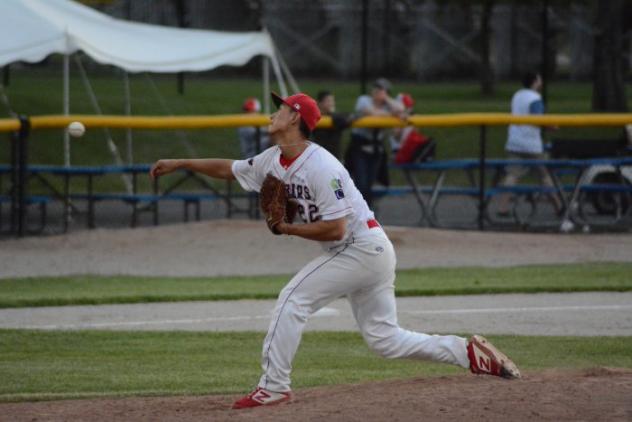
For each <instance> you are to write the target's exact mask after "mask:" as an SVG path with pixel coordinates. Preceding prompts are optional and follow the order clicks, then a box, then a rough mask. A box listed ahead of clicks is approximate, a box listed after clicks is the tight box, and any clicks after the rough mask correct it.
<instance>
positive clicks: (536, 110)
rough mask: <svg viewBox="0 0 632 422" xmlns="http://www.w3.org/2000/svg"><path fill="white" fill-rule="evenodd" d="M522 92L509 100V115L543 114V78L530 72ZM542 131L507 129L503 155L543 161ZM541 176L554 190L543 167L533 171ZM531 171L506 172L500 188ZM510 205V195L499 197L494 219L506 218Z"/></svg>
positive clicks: (518, 168)
mask: <svg viewBox="0 0 632 422" xmlns="http://www.w3.org/2000/svg"><path fill="white" fill-rule="evenodd" d="M522 86H523V87H522V88H521V89H519V90H518V91H517V92H516V93H515V94H514V95H513V97H512V99H511V114H513V115H518V116H520V115H529V114H544V112H545V109H544V102H543V101H542V95H541V94H540V91H541V90H542V77H541V76H540V74H539V73H536V72H529V73H527V74H525V75H524V77H523V78H522ZM541 132H542V130H541V128H540V127H539V126H533V125H509V133H508V137H507V144H506V145H505V151H506V152H507V158H508V159H513V160H542V159H546V154H545V153H544V147H543V144H542V133H541ZM535 168H536V169H537V171H538V173H539V175H540V179H541V181H542V184H543V185H544V186H553V181H552V179H551V176H550V174H549V173H548V171H547V169H546V168H545V167H544V166H538V167H535ZM531 169H534V167H529V166H521V165H512V166H507V168H506V169H505V171H506V175H505V178H504V179H503V181H502V183H501V185H502V186H515V185H516V184H517V183H518V181H519V180H520V179H521V178H522V177H523V176H525V175H526V174H528V173H529V171H530V170H531ZM550 199H551V201H552V203H553V206H554V207H555V210H556V212H558V213H559V212H560V211H561V208H562V206H561V201H560V199H559V198H558V197H556V196H550ZM510 202H511V195H510V194H503V195H501V197H500V199H499V203H498V210H497V212H496V215H497V216H499V217H508V216H510V215H511V212H510V211H509V207H510Z"/></svg>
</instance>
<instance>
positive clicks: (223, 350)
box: [0, 330, 632, 401]
mask: <svg viewBox="0 0 632 422" xmlns="http://www.w3.org/2000/svg"><path fill="white" fill-rule="evenodd" d="M263 337H264V334H263V333H258V332H257V333H253V332H241V333H212V332H209V333H202V332H109V331H66V332H65V331H28V330H0V350H2V353H1V354H0V374H2V383H0V401H20V400H29V401H31V400H51V399H60V398H72V397H97V396H131V395H143V396H148V395H179V394H220V393H234V394H237V393H243V392H246V391H248V390H249V389H250V388H252V386H253V385H254V384H255V383H256V381H257V379H258V376H259V374H260V368H259V362H258V360H259V356H260V352H261V350H260V349H261V342H262V341H263ZM489 338H490V340H492V341H493V342H494V343H495V344H496V345H497V346H498V347H499V348H501V349H502V350H504V351H506V352H507V354H508V355H509V356H511V357H512V358H513V359H514V360H515V361H516V362H517V364H518V365H519V366H520V368H521V370H523V371H526V372H529V371H533V370H540V369H544V368H587V367H596V366H608V367H623V368H631V367H632V354H630V353H629V351H630V350H631V349H632V337H599V338H592V337H521V336H490V337H489ZM293 366H294V372H293V387H294V388H295V389H301V388H305V387H311V386H318V385H332V384H343V383H357V382H366V381H371V380H384V379H394V378H407V377H428V376H438V375H448V374H465V373H466V371H464V370H463V369H460V368H457V367H452V366H448V365H442V364H436V363H429V362H424V361H405V360H386V359H382V358H380V357H378V356H376V355H374V354H373V353H372V352H370V351H369V350H368V348H367V346H366V345H365V344H364V342H363V340H362V338H361V336H360V335H359V334H357V333H345V332H338V333H330V332H308V333H305V334H304V336H303V341H302V344H301V347H300V349H299V351H298V354H297V357H296V360H295V362H294V365H293Z"/></svg>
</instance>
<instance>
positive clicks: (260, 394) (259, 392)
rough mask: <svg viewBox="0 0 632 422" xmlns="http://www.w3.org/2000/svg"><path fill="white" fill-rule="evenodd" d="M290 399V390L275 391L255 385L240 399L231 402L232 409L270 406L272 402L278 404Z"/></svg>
mask: <svg viewBox="0 0 632 422" xmlns="http://www.w3.org/2000/svg"><path fill="white" fill-rule="evenodd" d="M291 399H292V393H291V392H289V391H288V392H285V393H277V392H275V391H270V390H266V389H264V388H261V387H257V389H256V390H255V391H253V392H252V393H250V394H248V395H247V396H245V397H244V398H242V399H239V400H237V401H236V402H235V403H234V404H233V409H244V408H247V407H257V406H270V405H273V404H279V403H283V402H286V401H290V400H291Z"/></svg>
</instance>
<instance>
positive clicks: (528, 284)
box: [0, 263, 632, 308]
mask: <svg viewBox="0 0 632 422" xmlns="http://www.w3.org/2000/svg"><path fill="white" fill-rule="evenodd" d="M631 272H632V264H614V263H613V264H605V263H604V264H584V265H577V264H572V265H540V266H524V267H510V268H475V267H465V268H430V269H419V270H406V271H398V273H397V281H396V294H397V295H398V296H432V295H456V294H483V293H536V292H578V291H630V290H632V278H630V276H629V275H630V273H631ZM289 278H290V276H265V277H263V276H259V277H218V278H166V277H161V278H158V277H155V278H144V277H97V276H82V277H50V278H46V277H45V278H32V279H18V280H0V307H4V308H8V307H20V306H56V305H78V304H103V303H139V302H165V301H184V300H237V299H272V298H276V297H277V295H278V293H279V291H280V290H281V288H282V287H283V286H284V285H285V284H286V283H287V281H288V280H289Z"/></svg>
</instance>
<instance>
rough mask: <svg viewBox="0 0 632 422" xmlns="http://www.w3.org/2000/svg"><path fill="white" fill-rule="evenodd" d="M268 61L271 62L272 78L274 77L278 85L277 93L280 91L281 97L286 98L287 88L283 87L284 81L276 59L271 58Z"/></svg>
mask: <svg viewBox="0 0 632 422" xmlns="http://www.w3.org/2000/svg"><path fill="white" fill-rule="evenodd" d="M270 61H271V62H272V70H273V71H274V76H275V77H276V79H277V82H278V84H279V91H281V96H282V97H287V86H286V85H285V79H283V74H282V73H281V68H280V67H279V62H278V61H277V59H276V57H272V58H271V59H270Z"/></svg>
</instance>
